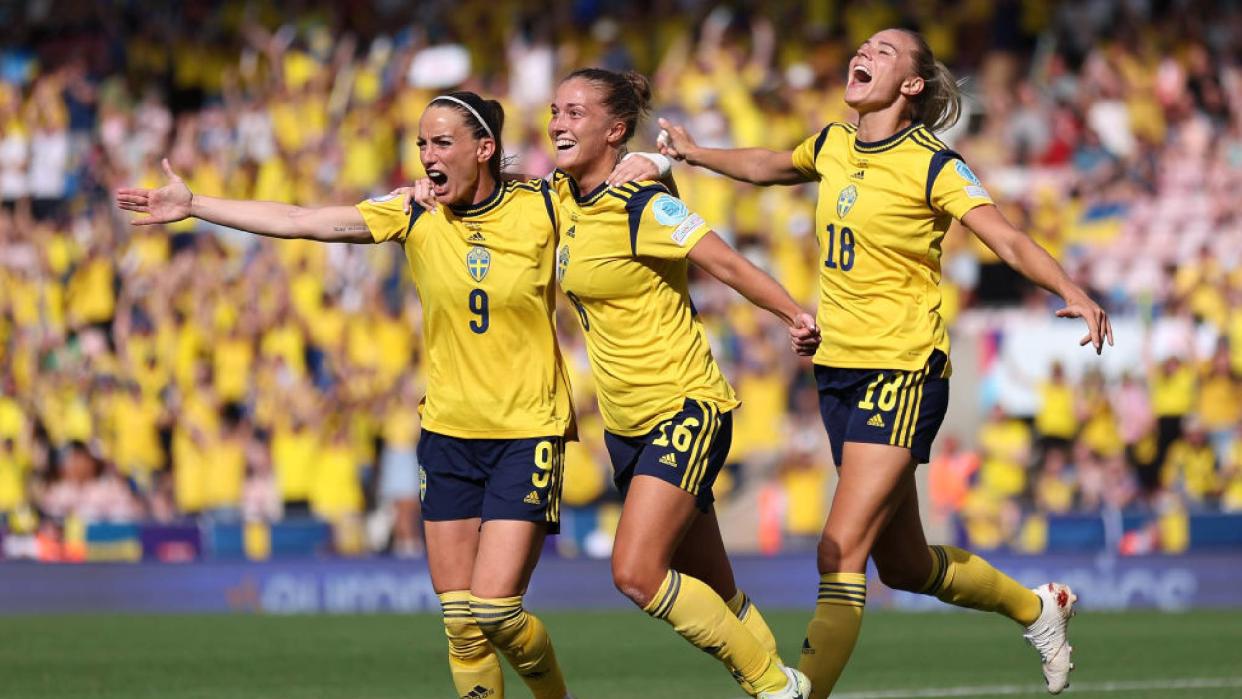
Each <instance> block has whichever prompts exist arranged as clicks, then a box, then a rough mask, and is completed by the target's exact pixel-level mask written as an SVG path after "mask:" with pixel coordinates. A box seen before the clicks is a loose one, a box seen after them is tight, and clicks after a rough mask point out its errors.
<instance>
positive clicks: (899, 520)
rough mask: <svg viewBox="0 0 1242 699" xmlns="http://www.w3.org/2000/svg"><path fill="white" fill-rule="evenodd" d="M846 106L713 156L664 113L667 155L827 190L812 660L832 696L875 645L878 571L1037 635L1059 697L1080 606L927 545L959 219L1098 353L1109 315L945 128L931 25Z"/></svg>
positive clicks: (890, 57) (889, 43)
mask: <svg viewBox="0 0 1242 699" xmlns="http://www.w3.org/2000/svg"><path fill="white" fill-rule="evenodd" d="M849 70H850V74H849V79H848V83H847V85H846V90H845V101H846V103H847V104H848V105H849V106H850V107H852V108H853V109H854V110H855V111H857V112H858V114H859V119H858V124H857V125H854V124H839V123H834V124H829V125H828V126H826V127H825V128H824V129H823V130H822V131H820V132H819V133H818V134H816V135H814V136H812V137H810V138H808V139H807V140H806V141H805V142H803V143H802V144H801V145H800V146H798V148H796V149H795V150H793V151H784V152H778V151H770V150H766V149H762V148H743V149H710V148H700V147H699V146H698V145H697V144H696V143H695V142H694V140H693V139H692V138H691V137H690V136H689V135H688V134H687V133H686V131H685V130H684V129H683V128H681V127H679V126H676V125H673V124H670V123H668V122H665V121H663V120H661V126H663V127H664V128H665V129H666V132H667V136H666V137H665V136H664V135H662V138H661V141H662V143H663V145H662V147H661V152H663V153H664V154H665V155H669V156H671V157H674V158H677V159H683V160H685V161H686V162H689V163H691V164H694V165H699V166H701V167H706V168H708V169H711V170H714V171H716V172H719V173H721V174H723V175H726V176H729V177H732V178H734V179H738V180H742V181H746V182H752V183H754V184H761V185H771V184H798V183H802V182H814V181H818V182H819V195H818V196H819V203H818V207H817V210H816V230H817V231H818V235H819V242H820V250H821V252H822V255H823V262H822V265H821V266H820V275H819V276H820V299H819V318H818V320H819V324H820V326H821V327H822V328H823V332H824V343H823V344H822V345H821V347H820V348H819V351H818V352H817V353H816V355H815V360H814V362H815V377H816V380H817V383H818V386H819V392H820V411H821V414H822V416H823V419H824V425H825V427H826V428H827V430H828V436H829V438H830V441H831V443H832V450H833V457H834V459H835V461H836V463H837V465H838V467H839V471H840V482H839V484H838V486H837V491H836V495H835V496H834V498H833V503H832V509H831V511H830V513H829V515H828V522H827V524H826V525H825V527H824V532H823V535H822V537H821V539H820V544H819V554H818V565H819V572H820V585H819V599H818V604H817V605H816V610H815V616H814V618H813V619H812V620H811V622H810V625H809V626H808V627H807V635H806V642H805V643H804V645H803V656H802V662H801V664H800V668H801V669H802V670H803V671H804V672H805V673H806V674H807V675H808V676H809V677H810V678H811V682H812V687H813V691H812V696H813V697H826V696H828V694H829V693H830V692H831V691H832V688H833V686H834V685H835V684H836V681H837V678H838V677H839V676H840V674H841V671H842V669H843V668H844V667H845V664H846V662H847V661H848V659H849V656H850V653H851V651H852V650H853V647H854V643H855V641H856V640H857V637H858V631H859V628H860V626H861V623H862V610H863V605H864V603H865V601H866V578H865V576H864V570H865V568H866V563H867V558H868V556H870V557H871V558H873V559H874V560H875V564H876V567H877V568H878V570H879V573H880V579H881V580H882V581H884V583H885V584H886V585H888V586H890V587H893V588H897V589H902V590H909V591H913V592H921V593H923V594H928V595H935V596H936V597H938V598H940V599H941V600H944V601H945V602H949V603H951V604H956V605H959V606H964V607H972V608H975V609H983V610H987V611H994V612H998V613H1000V614H1004V615H1005V616H1008V617H1009V618H1011V619H1013V620H1014V621H1017V622H1018V623H1019V624H1021V625H1023V626H1024V627H1025V628H1026V638H1027V640H1028V641H1030V643H1031V644H1032V645H1033V646H1034V647H1035V648H1036V650H1038V651H1039V654H1040V657H1041V660H1042V662H1043V672H1044V677H1045V679H1046V681H1047V685H1048V691H1049V692H1051V693H1053V694H1056V693H1058V692H1060V691H1061V690H1063V689H1064V688H1065V687H1066V686H1068V684H1069V672H1070V670H1072V669H1073V664H1072V663H1071V662H1070V652H1071V650H1072V649H1071V648H1070V646H1069V643H1068V641H1067V638H1066V631H1067V626H1068V623H1069V618H1070V616H1071V615H1072V614H1073V605H1074V602H1075V599H1076V598H1075V596H1074V594H1073V593H1072V592H1071V590H1070V589H1069V588H1068V587H1067V586H1065V585H1061V584H1057V583H1049V584H1047V585H1043V586H1040V587H1039V588H1037V589H1035V590H1027V589H1025V588H1023V587H1022V586H1021V585H1019V584H1018V583H1017V582H1015V581H1014V580H1013V579H1011V578H1009V577H1008V576H1006V575H1005V574H1003V573H1001V572H1000V571H998V570H996V569H995V568H993V567H992V566H991V565H989V564H988V563H987V562H986V561H984V560H983V559H982V558H979V557H978V556H975V555H972V554H970V553H968V552H966V551H963V550H961V549H957V548H954V547H951V546H931V547H928V546H927V542H926V538H925V536H924V534H923V529H922V523H921V521H920V519H919V509H918V500H917V493H916V491H915V484H914V469H915V466H916V465H917V464H919V463H926V462H927V460H928V457H929V453H930V450H931V443H932V440H933V438H934V437H935V435H936V432H937V430H938V429H939V428H940V423H941V421H942V420H943V419H944V414H945V410H946V408H947V406H948V391H949V384H948V377H949V373H950V364H949V360H948V354H949V339H948V334H947V331H946V328H945V325H944V321H943V320H942V318H941V317H940V314H939V310H938V309H939V307H940V292H939V290H938V285H939V282H940V243H941V239H942V238H943V237H944V234H945V231H946V230H948V227H949V224H950V223H951V220H952V219H954V218H956V219H959V220H960V221H961V222H962V223H963V224H965V225H966V227H967V228H969V229H970V230H972V231H974V233H975V235H977V236H979V238H980V239H982V240H983V242H984V243H986V244H987V245H988V247H990V248H991V249H992V250H993V251H995V252H996V253H997V255H999V256H1000V258H1001V259H1002V260H1004V261H1005V262H1006V264H1008V265H1010V266H1011V267H1013V268H1014V269H1015V270H1017V271H1018V272H1020V273H1021V274H1023V275H1024V276H1026V277H1027V278H1028V279H1030V280H1031V281H1033V282H1035V283H1037V284H1039V285H1040V286H1042V287H1044V288H1045V289H1048V290H1049V291H1051V292H1053V293H1056V294H1058V295H1059V296H1060V297H1061V298H1062V299H1064V300H1065V303H1066V306H1065V308H1063V309H1061V310H1060V311H1058V312H1057V315H1058V316H1060V317H1072V318H1082V319H1083V320H1084V321H1086V324H1087V330H1088V334H1087V336H1086V337H1084V338H1083V340H1082V343H1081V344H1086V343H1088V342H1090V343H1092V344H1093V346H1094V347H1095V350H1096V352H1097V353H1099V352H1100V351H1101V350H1102V349H1103V343H1104V341H1105V340H1107V341H1108V343H1109V344H1110V345H1111V344H1112V342H1113V335H1112V327H1111V326H1110V324H1109V322H1108V317H1107V315H1106V314H1105V313H1104V311H1103V310H1101V309H1100V307H1099V306H1098V305H1096V304H1095V303H1094V302H1093V301H1091V299H1090V298H1088V296H1087V294H1086V293H1084V292H1083V290H1082V289H1080V288H1078V287H1077V286H1076V285H1075V284H1074V283H1073V282H1071V281H1070V280H1069V278H1068V277H1067V276H1066V275H1065V272H1064V271H1063V270H1062V269H1061V267H1060V266H1059V265H1058V264H1057V263H1056V261H1055V260H1053V259H1052V258H1051V257H1050V256H1049V255H1048V254H1047V253H1046V252H1045V251H1044V250H1043V249H1042V248H1040V247H1039V246H1038V245H1036V244H1035V243H1034V242H1032V241H1031V240H1030V238H1028V237H1027V236H1025V235H1023V234H1022V233H1021V232H1020V231H1018V230H1017V229H1015V228H1014V227H1013V226H1012V225H1010V223H1009V222H1008V221H1007V220H1006V219H1005V218H1004V216H1002V215H1001V213H1000V211H999V210H998V209H997V208H996V206H995V205H994V204H993V203H992V200H991V198H990V197H989V195H988V193H987V191H986V190H985V189H984V188H983V185H982V184H981V183H980V182H979V180H978V178H976V177H975V175H974V173H972V172H971V170H970V168H969V167H967V165H966V163H965V162H963V161H962V159H961V157H960V156H959V155H958V154H957V153H954V152H953V151H951V150H949V149H948V148H947V147H946V146H945V145H944V144H943V143H941V142H940V141H939V140H938V139H937V138H936V137H935V135H933V132H934V131H937V130H940V129H943V128H946V127H948V126H950V125H952V124H953V123H954V122H955V121H956V120H957V117H958V114H959V111H960V95H959V93H958V89H957V83H956V82H955V81H954V79H953V76H952V75H951V74H950V73H949V71H948V70H947V69H946V68H945V67H944V66H943V65H942V64H940V63H939V62H937V61H936V60H935V58H934V57H933V56H932V53H931V50H930V49H929V48H928V46H927V42H926V41H925V40H924V39H923V38H922V37H921V36H920V35H919V34H917V33H914V32H911V31H907V30H902V29H886V30H884V31H881V32H879V33H877V34H875V35H874V36H872V37H871V38H870V39H868V40H867V41H866V42H864V43H863V45H862V46H861V47H860V48H859V49H858V52H857V53H856V54H855V55H854V57H853V59H851V61H850V65H849Z"/></svg>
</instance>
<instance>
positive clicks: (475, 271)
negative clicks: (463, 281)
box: [466, 245, 492, 282]
mask: <svg viewBox="0 0 1242 699" xmlns="http://www.w3.org/2000/svg"><path fill="white" fill-rule="evenodd" d="M491 267H492V253H490V252H488V251H487V248H481V247H479V246H478V245H476V246H474V247H472V248H470V252H468V253H466V270H467V271H469V272H470V278H471V279H474V280H475V281H476V282H481V281H483V277H486V276H487V270H489V269H491Z"/></svg>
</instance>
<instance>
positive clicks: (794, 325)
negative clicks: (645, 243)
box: [689, 231, 820, 355]
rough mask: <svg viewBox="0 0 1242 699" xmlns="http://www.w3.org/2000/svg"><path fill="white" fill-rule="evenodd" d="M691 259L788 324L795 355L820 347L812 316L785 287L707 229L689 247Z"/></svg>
mask: <svg viewBox="0 0 1242 699" xmlns="http://www.w3.org/2000/svg"><path fill="white" fill-rule="evenodd" d="M689 258H690V261H691V262H693V263H694V264H696V265H698V266H699V267H701V268H702V269H703V271H705V272H707V273H708V274H710V275H712V276H713V277H715V278H717V279H719V280H720V281H722V282H724V283H725V284H727V285H729V286H731V287H733V289H734V290H736V291H737V292H738V293H739V294H741V295H742V296H745V297H746V300H748V301H750V302H751V303H753V304H755V305H756V306H758V307H760V308H762V309H764V310H767V311H769V312H771V313H772V315H774V316H776V317H777V318H780V319H781V320H782V321H784V322H785V324H786V325H788V326H789V340H790V345H791V346H792V348H793V350H794V351H795V352H797V353H798V354H803V355H811V354H815V350H816V349H818V348H819V341H820V335H819V328H817V327H816V326H815V318H814V317H813V316H812V315H811V314H809V313H807V312H806V311H804V310H802V307H801V306H799V305H798V302H797V301H794V300H793V297H791V296H790V295H789V292H788V291H785V287H783V286H781V285H780V283H779V282H777V281H776V280H775V279H773V278H772V277H771V276H769V275H768V274H767V273H766V272H764V271H763V270H761V269H759V268H758V267H756V266H755V265H754V264H752V263H751V261H750V260H748V259H746V258H745V257H743V256H742V254H741V253H739V252H738V251H736V250H734V249H733V248H731V247H729V244H728V243H726V242H725V241H724V240H722V239H721V238H720V236H718V235H716V233H715V231H711V232H708V233H707V235H705V236H703V237H702V238H701V239H700V240H699V242H697V243H695V245H694V247H693V248H691V249H690V255H689Z"/></svg>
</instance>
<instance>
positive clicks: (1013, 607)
mask: <svg viewBox="0 0 1242 699" xmlns="http://www.w3.org/2000/svg"><path fill="white" fill-rule="evenodd" d="M928 548H929V549H930V550H931V558H932V572H931V577H929V578H928V579H927V584H926V585H924V586H923V589H922V590H921V591H920V592H922V593H923V594H925V595H934V596H935V597H937V598H939V599H940V600H941V601H943V602H948V603H949V604H955V605H957V606H959V607H969V608H971V609H980V610H983V611H985V612H996V613H998V614H1004V615H1005V616H1007V617H1009V618H1010V619H1013V620H1014V621H1016V622H1018V623H1019V624H1022V625H1023V626H1030V625H1031V624H1033V623H1034V622H1035V620H1036V619H1038V618H1039V613H1040V610H1041V606H1042V605H1041V604H1040V601H1039V596H1037V595H1036V594H1035V593H1034V592H1031V591H1030V590H1028V589H1026V588H1025V587H1022V585H1020V584H1018V582H1017V581H1016V580H1014V579H1013V578H1011V577H1009V576H1008V575H1005V574H1004V573H1002V572H1000V571H999V570H997V569H995V568H993V567H992V565H991V564H990V563H988V562H987V561H985V560H983V559H982V558H980V557H978V556H976V555H974V554H972V553H970V552H969V551H963V550H962V549H959V548H954V547H952V546H930V547H928Z"/></svg>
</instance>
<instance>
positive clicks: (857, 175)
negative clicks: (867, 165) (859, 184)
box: [850, 170, 867, 180]
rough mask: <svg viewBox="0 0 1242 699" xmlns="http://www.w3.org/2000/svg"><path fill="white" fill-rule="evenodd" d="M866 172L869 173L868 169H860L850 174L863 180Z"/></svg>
mask: <svg viewBox="0 0 1242 699" xmlns="http://www.w3.org/2000/svg"><path fill="white" fill-rule="evenodd" d="M865 174H867V171H866V170H859V171H858V172H855V173H854V174H852V175H850V177H853V178H854V179H856V180H861V179H862V178H863V175H865Z"/></svg>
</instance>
